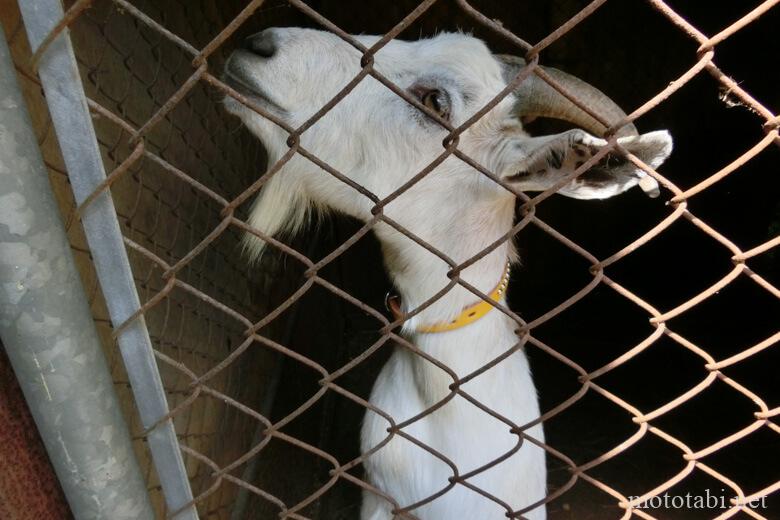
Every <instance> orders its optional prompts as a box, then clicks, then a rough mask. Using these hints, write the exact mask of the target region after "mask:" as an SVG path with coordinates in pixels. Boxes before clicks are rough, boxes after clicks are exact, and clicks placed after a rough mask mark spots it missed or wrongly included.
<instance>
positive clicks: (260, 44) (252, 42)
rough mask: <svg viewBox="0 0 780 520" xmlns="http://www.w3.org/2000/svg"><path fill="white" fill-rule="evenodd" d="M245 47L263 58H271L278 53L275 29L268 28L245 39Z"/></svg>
mask: <svg viewBox="0 0 780 520" xmlns="http://www.w3.org/2000/svg"><path fill="white" fill-rule="evenodd" d="M243 48H244V49H245V50H247V51H249V52H251V53H252V54H255V55H257V56H260V57H261V58H271V57H272V56H273V55H274V54H276V48H277V45H276V38H275V37H274V33H273V31H271V30H270V29H266V30H265V31H260V32H259V33H256V34H253V35H252V36H249V37H248V38H247V39H245V40H244V45H243Z"/></svg>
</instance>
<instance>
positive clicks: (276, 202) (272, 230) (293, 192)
mask: <svg viewBox="0 0 780 520" xmlns="http://www.w3.org/2000/svg"><path fill="white" fill-rule="evenodd" d="M285 177H286V176H285V175H284V172H278V173H277V174H276V175H274V176H273V177H271V178H270V179H269V180H268V182H266V183H265V185H264V186H263V189H262V191H261V192H260V195H258V197H257V198H256V199H255V202H254V204H253V205H252V209H251V211H250V212H249V218H248V219H247V223H248V224H249V225H250V226H252V227H253V228H255V229H257V230H258V231H261V232H262V233H264V234H266V235H268V236H275V235H288V236H289V235H294V234H295V233H297V232H298V231H300V229H301V228H303V227H304V225H305V224H306V222H307V219H308V214H309V211H308V206H309V204H308V202H307V200H306V197H305V195H304V194H303V190H302V189H301V188H302V187H301V186H294V185H290V182H288V181H289V180H290V179H287V178H285ZM243 244H244V252H245V253H246V254H247V256H249V259H250V261H252V262H255V261H257V260H259V259H260V257H261V256H262V254H263V252H264V251H265V249H266V246H267V243H266V241H265V240H262V239H261V238H259V237H257V236H255V235H253V234H251V233H246V234H245V235H244V239H243Z"/></svg>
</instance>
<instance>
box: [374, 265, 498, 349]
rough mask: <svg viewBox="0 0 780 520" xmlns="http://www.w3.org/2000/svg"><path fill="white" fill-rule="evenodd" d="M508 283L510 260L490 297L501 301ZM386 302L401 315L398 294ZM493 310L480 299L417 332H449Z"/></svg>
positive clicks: (418, 328)
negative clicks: (446, 319) (453, 315)
mask: <svg viewBox="0 0 780 520" xmlns="http://www.w3.org/2000/svg"><path fill="white" fill-rule="evenodd" d="M507 285H509V262H507V263H506V269H504V275H503V276H502V277H501V280H499V282H498V285H496V288H495V289H493V292H491V293H490V296H489V298H490V299H491V300H493V301H494V302H498V301H500V300H501V297H502V296H503V295H504V293H506V288H507ZM386 304H387V307H388V308H389V309H390V311H391V312H392V313H393V315H394V316H395V317H396V319H398V318H400V317H401V315H402V313H401V304H400V299H399V298H398V297H397V296H388V297H387V301H386ZM491 310H493V306H492V305H491V304H490V303H488V302H487V301H485V300H480V301H479V302H478V303H475V304H474V305H470V306H468V307H466V308H465V309H463V310H462V311H461V312H460V314H458V315H457V316H456V317H455V318H453V319H452V320H451V321H446V322H444V321H442V322H439V323H433V324H431V325H421V326H419V327H417V332H420V333H423V334H428V333H433V332H447V331H450V330H455V329H459V328H461V327H465V326H466V325H470V324H471V323H474V322H475V321H477V320H478V319H480V318H482V317H483V316H484V315H486V314H487V313H489V312H490V311H491Z"/></svg>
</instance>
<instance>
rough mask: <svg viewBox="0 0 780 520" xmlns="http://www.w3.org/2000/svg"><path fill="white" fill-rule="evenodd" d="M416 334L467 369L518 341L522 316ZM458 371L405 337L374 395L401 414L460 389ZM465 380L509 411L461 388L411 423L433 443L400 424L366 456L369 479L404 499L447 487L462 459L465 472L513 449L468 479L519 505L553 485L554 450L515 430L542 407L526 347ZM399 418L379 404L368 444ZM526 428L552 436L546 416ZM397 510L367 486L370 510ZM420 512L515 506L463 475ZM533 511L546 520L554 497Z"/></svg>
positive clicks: (375, 515)
mask: <svg viewBox="0 0 780 520" xmlns="http://www.w3.org/2000/svg"><path fill="white" fill-rule="evenodd" d="M502 303H503V302H502ZM410 339H411V342H412V343H413V344H414V345H416V346H417V347H418V348H420V349H421V350H422V351H424V352H425V353H426V354H427V355H429V356H431V357H433V358H435V359H437V360H438V361H440V362H441V363H443V364H444V365H447V366H448V367H450V368H452V369H453V371H454V372H455V374H456V375H457V376H458V377H464V376H466V375H467V374H468V373H470V372H473V371H475V370H477V369H479V368H480V367H483V366H484V365H486V364H487V363H489V362H490V361H492V360H494V359H495V358H497V357H499V356H501V355H502V354H504V353H506V352H507V351H508V350H510V349H511V348H512V346H513V345H515V344H517V341H518V337H517V336H516V335H515V333H514V330H513V327H512V322H511V321H510V320H509V318H507V317H506V316H504V315H503V314H502V313H500V312H497V311H492V312H490V313H489V314H488V315H486V316H485V317H483V318H482V319H480V320H479V321H477V322H475V323H472V324H471V325H468V326H466V327H463V328H460V329H456V330H453V331H449V332H444V333H437V334H416V335H414V337H412V338H410ZM452 381H453V379H452V377H450V375H448V374H447V373H446V372H444V371H443V370H441V369H439V368H437V367H436V366H435V365H434V364H433V363H431V362H429V361H427V360H425V359H424V358H423V357H422V356H420V355H418V354H415V353H412V352H410V351H408V350H407V349H405V348H402V347H399V348H397V349H396V351H395V352H394V353H393V355H392V357H391V358H390V360H389V361H388V363H387V364H386V365H385V366H384V368H383V369H382V371H381V373H380V375H379V377H378V379H377V381H376V383H375V385H374V389H373V391H372V394H371V403H372V404H373V405H374V406H376V407H378V408H379V409H381V410H382V411H384V412H385V413H387V414H388V415H389V416H391V417H392V418H393V420H394V421H395V422H396V424H398V423H401V422H403V421H406V420H407V419H410V418H412V417H414V416H416V415H418V414H420V413H422V412H423V411H425V410H427V409H428V408H430V407H432V406H434V405H435V404H436V403H438V402H440V401H441V400H442V399H445V398H446V397H447V396H448V395H449V394H450V393H451V390H450V388H449V387H450V385H451V383H452ZM461 390H462V391H463V392H464V393H466V394H468V395H469V396H470V397H472V398H473V399H475V400H476V401H478V402H479V403H480V404H481V405H482V406H484V407H486V408H488V409H490V410H492V411H493V413H494V414H497V415H499V416H501V417H502V418H503V419H504V420H500V419H498V418H496V417H494V416H492V415H489V414H488V413H486V412H485V411H483V410H481V409H480V408H478V407H477V406H476V405H474V404H472V403H471V402H469V401H468V400H467V399H466V398H464V397H462V396H461V395H455V396H454V397H453V398H452V399H450V400H449V401H447V402H446V404H444V405H443V406H441V407H440V408H438V409H436V410H435V411H433V412H431V413H429V414H427V415H424V416H423V417H422V418H420V419H418V420H417V421H415V422H413V423H412V424H410V425H408V426H405V427H403V428H402V430H401V431H402V432H403V433H405V434H408V435H409V436H411V437H413V438H414V439H415V440H417V441H419V442H420V443H421V444H423V445H425V446H426V447H428V448H430V449H431V450H432V451H427V450H426V449H425V448H422V447H421V446H419V445H417V444H415V443H413V442H412V441H410V440H408V439H406V438H404V437H403V436H401V435H398V434H395V435H393V437H392V438H391V439H390V441H389V442H388V443H387V444H386V445H384V446H383V447H381V448H380V449H379V450H378V451H377V452H376V453H373V454H372V455H371V456H370V457H368V458H367V460H366V461H365V467H366V473H367V478H368V481H369V482H370V483H371V484H372V485H374V486H376V487H377V488H378V489H380V490H382V491H383V492H384V493H386V494H387V495H389V496H390V497H392V499H393V500H395V501H396V502H397V504H398V505H399V506H400V507H404V506H409V505H412V504H415V503H417V502H418V501H421V500H424V499H426V498H427V497H430V496H432V495H436V494H437V493H439V492H440V491H442V490H443V489H445V488H447V487H448V486H449V485H450V484H449V482H450V481H449V480H448V479H450V478H451V477H453V476H455V469H454V468H455V467H457V472H458V475H463V474H466V473H468V472H471V471H473V470H476V469H478V468H481V467H483V466H487V465H490V463H491V462H493V461H497V460H501V459H504V457H506V458H505V459H504V460H502V461H501V462H499V463H498V464H496V465H495V466H492V467H490V469H487V470H485V471H484V472H480V473H478V474H477V475H475V476H473V477H470V478H468V479H467V481H466V482H468V483H469V484H471V485H473V486H476V487H478V488H479V489H480V490H482V491H483V492H486V493H488V494H490V495H493V496H494V497H496V499H498V500H500V501H502V502H504V503H506V504H508V505H509V506H510V507H511V508H512V510H513V511H518V510H522V509H523V508H526V507H528V506H530V505H532V504H534V503H536V502H538V501H541V500H542V499H543V498H544V497H545V495H546V469H545V454H544V450H543V449H542V448H540V447H539V446H537V445H535V444H534V443H533V442H531V441H529V440H524V441H523V440H521V439H520V437H519V436H518V435H516V434H513V433H511V431H510V429H511V426H510V425H512V424H513V425H516V426H522V425H524V424H527V423H529V422H531V421H533V420H534V419H537V418H538V417H539V406H538V403H537V396H536V390H535V388H534V385H533V381H532V379H531V373H530V369H529V366H528V361H527V359H526V356H525V353H524V352H523V351H522V349H520V350H517V351H516V352H514V353H513V354H511V355H510V356H509V357H508V358H506V359H503V360H502V361H501V362H500V363H498V364H497V365H496V366H494V367H493V368H491V369H489V370H488V371H487V372H485V373H483V374H481V375H480V376H478V377H476V378H474V379H472V380H470V381H468V382H467V383H464V384H463V385H462V386H461ZM389 427H390V424H389V423H388V421H387V420H385V419H384V418H383V417H382V416H380V415H378V414H376V413H374V412H370V411H369V412H368V413H367V415H366V418H365V421H364V424H363V430H362V435H361V437H362V439H361V441H362V451H363V453H366V452H368V451H369V450H372V449H373V448H375V447H376V446H378V445H380V444H381V443H382V442H383V441H384V440H385V439H386V438H387V437H388V435H390V434H389V433H388V428H389ZM523 434H524V435H526V436H528V437H531V438H532V439H534V440H535V441H539V442H543V441H544V434H543V432H542V427H541V425H535V426H533V427H531V428H529V429H527V430H525V431H524V432H523ZM433 452H436V453H437V454H438V455H437V454H434V453H433ZM507 455H508V456H507ZM445 461H446V462H445ZM453 466H454V467H453ZM392 510H393V505H392V504H391V503H390V502H389V501H388V500H385V499H383V498H381V497H377V496H376V495H375V494H374V493H372V492H369V491H367V492H365V493H364V497H363V506H362V512H361V519H362V520H389V519H391V518H393V517H394V516H393V514H392ZM410 512H411V514H413V515H415V516H416V517H417V518H419V519H421V520H442V519H469V520H471V519H475V520H476V519H479V520H483V519H484V520H491V519H500V518H506V513H507V510H506V508H505V507H503V506H502V505H500V504H499V503H498V502H497V501H495V500H491V499H489V498H487V497H485V496H483V495H482V494H480V493H478V492H476V491H474V490H472V489H469V488H468V487H466V486H464V485H462V484H460V483H456V484H454V486H453V487H452V488H451V489H449V490H447V491H446V493H444V494H443V495H441V496H439V497H438V498H436V499H434V500H433V501H431V502H430V503H427V504H425V505H422V506H420V507H418V508H415V509H413V510H411V511H410ZM523 517H524V518H528V519H531V520H544V519H545V518H546V514H545V510H544V506H539V507H537V508H535V509H533V510H532V511H529V512H527V513H525V514H524V515H523Z"/></svg>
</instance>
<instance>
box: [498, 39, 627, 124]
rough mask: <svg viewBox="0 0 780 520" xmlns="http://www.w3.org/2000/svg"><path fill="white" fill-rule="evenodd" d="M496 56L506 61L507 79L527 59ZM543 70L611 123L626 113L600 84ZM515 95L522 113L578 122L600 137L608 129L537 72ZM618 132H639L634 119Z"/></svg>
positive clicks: (512, 75) (526, 80) (551, 69)
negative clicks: (598, 86)
mask: <svg viewBox="0 0 780 520" xmlns="http://www.w3.org/2000/svg"><path fill="white" fill-rule="evenodd" d="M496 58H498V60H499V61H500V62H501V63H502V64H503V67H504V79H505V80H506V81H507V82H509V81H511V80H512V79H513V78H514V77H515V76H517V73H518V72H520V70H521V69H523V67H525V60H524V59H522V58H519V57H517V56H510V55H507V54H498V55H496ZM542 70H544V72H545V73H547V74H548V75H549V76H550V77H552V79H554V80H555V81H556V82H557V83H559V84H560V85H561V86H563V87H564V88H565V89H566V91H567V92H568V93H569V94H571V95H573V96H575V97H576V98H577V99H578V100H579V101H581V102H582V103H583V104H584V105H587V106H588V108H590V109H591V110H592V111H593V112H594V113H595V114H598V116H599V117H601V118H602V119H604V121H606V122H607V124H608V125H613V124H615V123H617V122H619V121H621V120H622V119H623V118H624V117H626V113H625V112H624V111H623V109H621V108H620V107H619V106H618V105H617V104H616V103H615V102H614V101H612V100H611V99H610V98H609V97H607V95H606V94H604V93H603V92H601V91H600V90H599V89H597V88H596V87H594V86H592V85H589V84H588V83H585V82H584V81H582V80H581V79H579V78H576V77H574V76H572V75H570V74H566V73H565V72H562V71H560V70H558V69H554V68H551V67H542ZM515 96H516V97H517V101H516V104H515V110H516V111H517V113H518V114H519V115H521V116H533V117H550V118H553V119H561V120H564V121H568V122H570V123H574V124H575V125H577V126H578V127H581V128H583V129H585V130H587V131H588V132H591V133H593V134H595V135H597V136H599V137H603V136H604V132H606V130H607V127H606V126H604V125H603V124H602V123H600V122H599V121H597V120H596V119H594V118H593V117H591V116H590V115H589V114H588V113H587V112H585V111H584V110H582V109H581V108H579V107H578V106H577V105H575V104H574V103H572V102H571V101H569V100H568V99H567V98H566V97H565V96H563V95H562V94H561V93H560V92H558V91H557V90H555V89H554V88H553V87H551V86H550V85H548V84H547V82H546V81H544V80H543V79H541V78H540V77H538V76H536V75H535V74H531V75H529V76H528V77H527V78H526V79H524V80H523V82H522V83H520V86H519V87H518V89H517V91H515ZM617 135H618V137H625V136H633V135H638V132H637V130H636V127H635V126H634V125H633V124H632V123H628V124H626V125H623V126H622V127H621V128H620V130H618V132H617Z"/></svg>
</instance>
